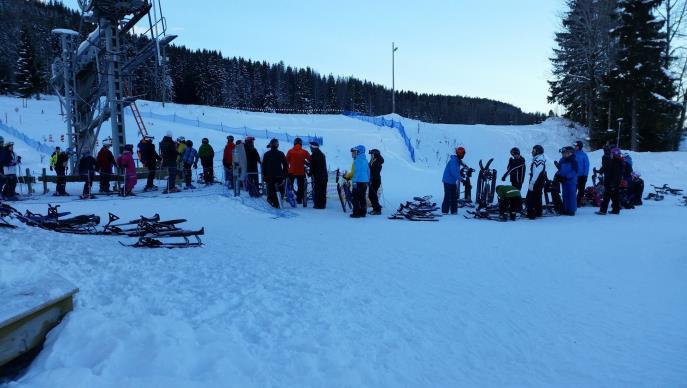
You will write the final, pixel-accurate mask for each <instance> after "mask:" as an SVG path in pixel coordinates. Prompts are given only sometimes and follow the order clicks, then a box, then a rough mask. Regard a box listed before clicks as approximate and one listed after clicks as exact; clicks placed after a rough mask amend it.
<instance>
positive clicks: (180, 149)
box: [177, 141, 186, 161]
mask: <svg viewBox="0 0 687 388" xmlns="http://www.w3.org/2000/svg"><path fill="white" fill-rule="evenodd" d="M184 152H186V143H184V142H183V141H182V142H180V143H178V144H177V160H178V161H183V160H184Z"/></svg>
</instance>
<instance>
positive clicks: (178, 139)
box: [177, 136, 186, 143]
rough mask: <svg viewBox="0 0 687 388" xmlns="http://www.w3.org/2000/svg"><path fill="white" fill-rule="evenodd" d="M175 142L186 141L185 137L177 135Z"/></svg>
mask: <svg viewBox="0 0 687 388" xmlns="http://www.w3.org/2000/svg"><path fill="white" fill-rule="evenodd" d="M177 142H179V143H186V138H185V137H183V136H179V137H177Z"/></svg>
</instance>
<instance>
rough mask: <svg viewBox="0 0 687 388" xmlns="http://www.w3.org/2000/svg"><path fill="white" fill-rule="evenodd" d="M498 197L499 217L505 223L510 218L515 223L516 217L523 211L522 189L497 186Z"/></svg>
mask: <svg viewBox="0 0 687 388" xmlns="http://www.w3.org/2000/svg"><path fill="white" fill-rule="evenodd" d="M496 195H497V196H498V197H499V216H500V218H501V219H502V220H503V221H505V220H507V219H508V218H510V220H511V221H515V217H516V216H517V214H518V213H520V211H521V210H522V196H521V195H520V189H518V188H517V187H515V186H506V185H500V186H496Z"/></svg>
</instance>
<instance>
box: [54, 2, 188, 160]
mask: <svg viewBox="0 0 687 388" xmlns="http://www.w3.org/2000/svg"><path fill="white" fill-rule="evenodd" d="M79 5H80V6H81V10H82V15H81V19H82V23H81V25H82V29H84V26H91V27H90V29H91V31H90V32H88V35H87V37H86V39H85V40H83V41H81V42H80V43H78V42H79V39H80V36H85V35H86V31H82V32H81V33H79V32H76V31H72V30H66V29H56V30H53V33H54V34H56V35H58V36H59V37H60V41H61V48H62V52H61V55H60V56H59V57H58V58H55V61H54V62H53V65H52V78H51V80H50V83H51V85H52V87H53V89H54V90H55V92H56V93H57V95H58V97H59V100H60V104H61V106H62V113H63V115H64V119H65V122H66V123H67V137H68V141H69V143H68V144H69V149H70V150H71V151H72V153H71V154H72V156H71V157H70V167H71V171H72V172H74V170H75V168H74V167H75V163H76V160H77V158H78V155H80V154H81V153H82V151H83V150H89V151H91V152H92V151H93V150H94V148H95V143H96V139H97V138H98V135H99V133H100V128H101V126H102V124H103V122H105V121H107V120H108V119H109V120H110V125H111V127H112V148H113V152H114V153H115V155H119V154H121V153H122V151H123V150H124V145H125V144H126V132H125V125H124V108H125V107H127V106H131V107H132V111H133V112H134V114H136V113H137V112H138V110H137V109H135V100H136V98H135V97H133V96H126V95H125V91H126V90H129V89H130V88H126V87H125V85H126V82H127V81H130V80H131V79H132V78H133V73H134V71H135V70H136V69H137V68H139V67H140V66H143V65H144V64H146V62H147V60H148V59H150V58H152V57H155V58H156V61H155V66H156V68H157V71H158V74H160V72H162V73H161V74H165V72H164V66H166V58H165V55H164V48H165V47H166V46H167V45H169V43H170V42H171V41H172V40H174V39H175V38H176V35H166V29H167V28H166V22H165V19H164V17H162V8H161V5H160V0H90V1H89V0H79ZM146 16H147V19H148V25H149V29H148V30H147V31H146V32H145V33H144V35H146V36H148V35H149V39H148V40H147V44H146V45H145V46H143V47H140V48H132V47H128V46H126V44H125V42H127V41H132V42H133V41H134V39H127V38H128V37H127V34H128V33H129V32H130V31H131V30H132V29H133V27H134V26H135V25H136V24H137V23H138V22H139V21H141V20H142V19H143V18H144V17H146ZM82 33H83V35H82ZM132 53H133V54H132ZM137 122H139V120H138V118H137ZM140 122H141V123H142V120H140ZM139 132H141V133H143V134H145V129H144V128H140V127H139Z"/></svg>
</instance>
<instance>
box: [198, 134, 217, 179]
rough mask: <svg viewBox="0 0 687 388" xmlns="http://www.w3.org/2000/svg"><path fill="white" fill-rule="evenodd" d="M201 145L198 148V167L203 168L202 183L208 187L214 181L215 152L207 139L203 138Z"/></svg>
mask: <svg viewBox="0 0 687 388" xmlns="http://www.w3.org/2000/svg"><path fill="white" fill-rule="evenodd" d="M201 143H202V144H201V145H200V148H198V157H199V158H200V165H201V166H203V181H205V185H206V186H208V185H210V184H212V183H213V182H214V181H215V168H214V166H213V163H214V159H215V150H214V149H213V148H212V146H211V145H210V140H208V138H207V137H205V138H203V140H202V141H201Z"/></svg>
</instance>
